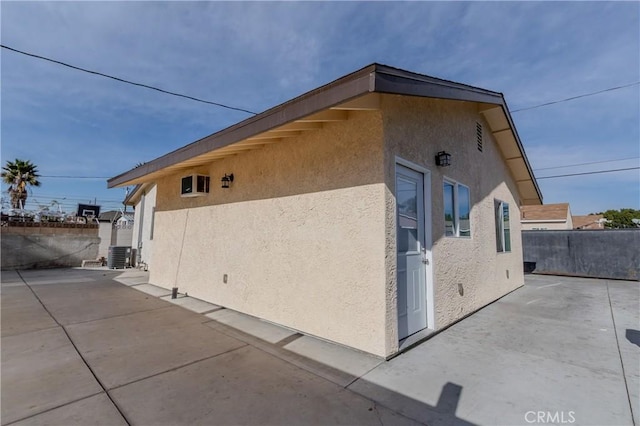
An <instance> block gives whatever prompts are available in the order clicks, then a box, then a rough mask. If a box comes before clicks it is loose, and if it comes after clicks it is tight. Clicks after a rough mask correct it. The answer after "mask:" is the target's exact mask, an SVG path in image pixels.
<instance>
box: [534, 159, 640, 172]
mask: <svg viewBox="0 0 640 426" xmlns="http://www.w3.org/2000/svg"><path fill="white" fill-rule="evenodd" d="M638 158H640V157H629V158H620V159H619V160H604V161H591V162H589V163H578V164H567V165H566V166H555V167H543V168H541V169H533V170H534V171H535V170H551V169H564V168H567V167H577V166H587V165H589V164H601V163H613V162H615V161H626V160H637V159H638Z"/></svg>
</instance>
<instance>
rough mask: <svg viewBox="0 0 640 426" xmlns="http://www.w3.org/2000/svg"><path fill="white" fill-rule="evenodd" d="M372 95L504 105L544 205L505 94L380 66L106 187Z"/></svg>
mask: <svg viewBox="0 0 640 426" xmlns="http://www.w3.org/2000/svg"><path fill="white" fill-rule="evenodd" d="M374 92H375V93H383V94H397V95H406V96H418V97H430V98H440V99H449V100H459V101H469V102H478V103H484V104H492V105H494V106H496V107H498V106H499V107H501V108H502V111H503V113H504V115H505V117H506V120H507V121H508V123H509V127H510V129H511V130H512V132H513V137H514V139H515V141H516V144H517V146H518V150H519V151H520V153H521V155H522V158H523V160H524V163H525V165H526V168H527V171H528V174H529V176H530V178H531V181H532V183H533V186H534V188H535V191H536V193H537V195H538V198H539V202H540V203H541V202H542V193H541V191H540V189H539V187H538V184H537V182H536V180H535V177H534V174H533V171H532V169H531V166H530V164H529V161H528V159H527V157H526V154H525V152H524V148H523V146H522V143H521V141H520V138H519V136H518V134H517V131H516V129H515V125H514V124H513V120H512V118H511V114H510V113H509V109H508V107H507V103H506V101H505V99H504V96H503V95H502V93H499V92H494V91H491V90H486V89H482V88H479V87H475V86H470V85H467V84H463V83H457V82H453V81H449V80H443V79H439V78H436V77H431V76H427V75H424V74H418V73H414V72H410V71H406V70H402V69H399V68H394V67H391V66H387V65H382V64H378V63H373V64H371V65H368V66H366V67H363V68H361V69H359V70H357V71H354V72H352V73H350V74H347V75H345V76H343V77H340V78H338V79H336V80H334V81H332V82H330V83H327V84H325V85H323V86H320V87H318V88H316V89H314V90H311V91H309V92H306V93H304V94H302V95H300V96H298V97H295V98H293V99H291V100H289V101H286V102H284V103H282V104H280V105H277V106H275V107H272V108H270V109H268V110H266V111H264V112H262V113H260V114H257V115H255V116H253V117H249V118H247V119H245V120H243V121H240V122H238V123H236V124H234V125H232V126H230V127H227V128H225V129H222V130H220V131H218V132H215V133H213V134H211V135H209V136H206V137H204V138H202V139H199V140H197V141H195V142H192V143H190V144H188V145H185V146H183V147H181V148H178V149H176V150H174V151H172V152H169V153H167V154H165V155H163V156H161V157H158V158H156V159H154V160H152V161H150V162H148V163H144V164H142V165H140V166H137V167H136V168H134V169H131V170H129V171H127V172H124V173H122V174H119V175H117V176H115V177H113V178H111V179H109V180H108V181H107V187H108V188H113V187H117V186H124V185H127V184H132V183H139V182H140V180H141V178H143V177H145V176H146V175H150V174H152V173H155V172H157V171H159V170H162V169H164V168H167V167H170V166H173V165H176V164H178V163H181V162H184V161H187V160H189V159H193V158H194V157H198V156H200V155H203V154H205V153H207V152H211V151H214V150H218V149H220V148H224V147H226V146H228V145H231V144H234V143H236V142H239V141H242V140H244V139H246V138H249V137H251V136H254V135H257V134H260V133H263V132H266V131H268V130H271V129H274V128H277V127H278V126H283V125H285V124H288V123H292V122H295V121H296V120H299V119H302V118H304V117H307V116H310V115H312V114H315V113H319V112H321V111H324V110H327V109H329V108H332V107H334V106H336V105H338V104H342V103H345V102H347V101H350V100H352V99H355V98H357V97H360V96H362V95H365V94H367V93H374ZM134 181H135V182H134ZM134 192H135V190H134Z"/></svg>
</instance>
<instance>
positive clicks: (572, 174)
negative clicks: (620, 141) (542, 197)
mask: <svg viewBox="0 0 640 426" xmlns="http://www.w3.org/2000/svg"><path fill="white" fill-rule="evenodd" d="M637 169H640V167H628V168H626V169H613V170H599V171H596V172H583V173H571V174H568V175H557V176H543V177H537V178H536V180H540V179H553V178H561V177H567V176H581V175H596V174H599V173H612V172H622V171H625V170H637Z"/></svg>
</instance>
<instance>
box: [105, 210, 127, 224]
mask: <svg viewBox="0 0 640 426" xmlns="http://www.w3.org/2000/svg"><path fill="white" fill-rule="evenodd" d="M121 217H124V218H125V219H127V220H133V213H125V214H124V215H123V214H122V212H121V211H120V210H109V211H106V212H102V213H100V216H98V222H115V221H116V220H118V219H120V218H121Z"/></svg>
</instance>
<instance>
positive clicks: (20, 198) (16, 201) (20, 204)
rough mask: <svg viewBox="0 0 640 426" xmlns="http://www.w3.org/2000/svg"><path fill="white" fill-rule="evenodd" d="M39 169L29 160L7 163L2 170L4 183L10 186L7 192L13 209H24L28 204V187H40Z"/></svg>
mask: <svg viewBox="0 0 640 426" xmlns="http://www.w3.org/2000/svg"><path fill="white" fill-rule="evenodd" d="M39 177H40V175H39V174H38V167H37V166H36V165H35V164H33V163H32V162H31V161H29V160H26V161H24V160H20V159H17V158H16V161H7V164H6V165H5V166H4V167H3V168H2V181H3V182H4V183H7V184H9V189H8V190H7V192H8V193H9V196H10V197H11V207H12V208H14V209H20V208H24V205H25V203H26V202H27V186H29V185H30V186H40V181H39V180H38V178H39Z"/></svg>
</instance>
